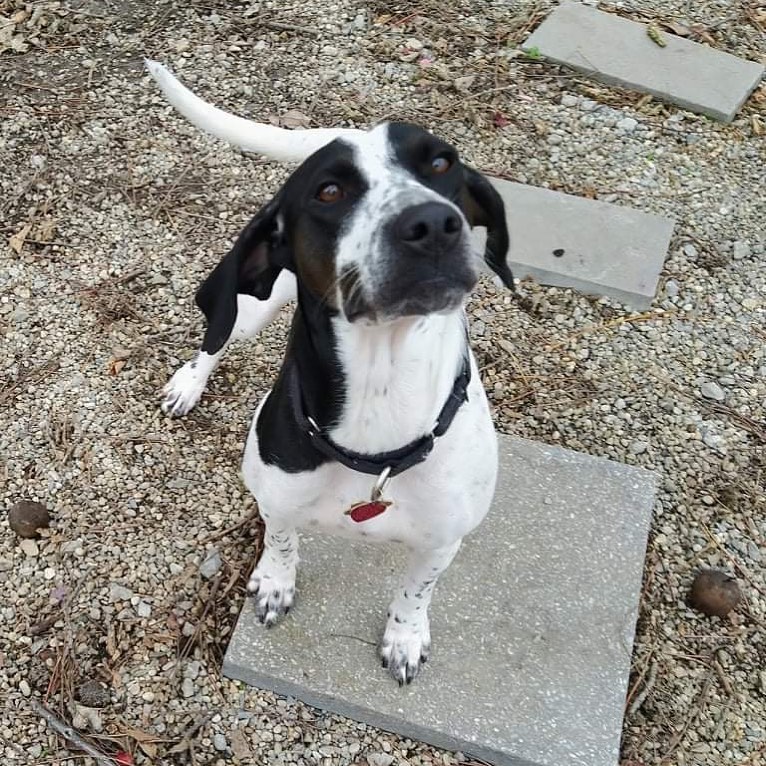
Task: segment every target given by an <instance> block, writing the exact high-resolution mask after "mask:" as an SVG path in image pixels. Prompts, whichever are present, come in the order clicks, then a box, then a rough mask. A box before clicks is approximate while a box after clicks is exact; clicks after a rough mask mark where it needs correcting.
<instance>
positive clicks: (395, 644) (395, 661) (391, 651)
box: [380, 615, 431, 686]
mask: <svg viewBox="0 0 766 766" xmlns="http://www.w3.org/2000/svg"><path fill="white" fill-rule="evenodd" d="M430 649H431V630H430V628H429V625H428V618H427V617H425V618H423V619H422V620H421V619H420V618H417V619H416V620H415V621H412V622H408V621H406V620H405V619H404V618H400V617H398V616H397V615H392V616H391V617H389V619H388V624H387V625H386V632H385V633H384V634H383V641H382V642H381V644H380V658H381V660H382V662H383V667H384V668H388V671H389V673H391V675H392V676H393V677H394V679H395V680H396V681H398V682H399V686H402V685H403V684H409V683H412V680H413V679H414V678H415V676H416V675H417V674H418V672H419V671H420V668H421V667H422V666H423V664H424V663H425V662H426V660H427V659H428V653H429V651H430Z"/></svg>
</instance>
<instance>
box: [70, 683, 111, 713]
mask: <svg viewBox="0 0 766 766" xmlns="http://www.w3.org/2000/svg"><path fill="white" fill-rule="evenodd" d="M77 698H78V699H79V700H80V702H81V703H82V704H83V705H85V707H106V706H107V705H108V704H109V703H110V702H111V695H110V693H109V689H107V688H106V686H104V684H102V683H101V682H100V681H96V680H90V681H84V682H83V683H81V684H80V686H79V687H78V689H77Z"/></svg>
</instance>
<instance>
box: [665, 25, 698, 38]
mask: <svg viewBox="0 0 766 766" xmlns="http://www.w3.org/2000/svg"><path fill="white" fill-rule="evenodd" d="M662 26H663V27H665V29H668V30H670V31H671V32H672V33H673V34H674V35H678V36H679V37H688V36H689V35H690V34H691V33H692V31H691V29H689V27H687V26H684V25H683V24H678V23H676V22H675V21H665V22H663V23H662Z"/></svg>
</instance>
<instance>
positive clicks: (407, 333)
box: [330, 311, 467, 453]
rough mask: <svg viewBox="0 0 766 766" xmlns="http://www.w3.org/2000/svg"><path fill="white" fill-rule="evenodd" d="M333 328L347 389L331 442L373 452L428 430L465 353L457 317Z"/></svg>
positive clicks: (342, 322) (335, 325)
mask: <svg viewBox="0 0 766 766" xmlns="http://www.w3.org/2000/svg"><path fill="white" fill-rule="evenodd" d="M333 328H334V331H335V338H336V343H337V350H338V357H339V360H340V363H341V367H342V369H343V371H344V375H345V379H346V386H345V396H344V399H343V409H342V416H341V419H340V421H339V422H338V423H337V425H336V427H335V428H334V429H333V431H332V433H331V434H330V435H331V437H332V439H333V440H334V441H335V442H337V443H338V444H341V445H343V446H344V447H346V448H347V449H351V450H355V451H358V452H367V453H370V452H373V453H374V452H386V451H388V450H394V449H397V448H399V447H402V446H403V445H405V444H408V443H409V442H411V441H414V440H415V439H417V438H419V437H421V436H423V435H424V434H427V433H429V432H430V431H431V430H432V429H433V428H434V425H435V423H436V420H437V418H438V416H439V412H440V411H441V409H442V407H444V403H445V401H446V400H447V397H448V396H449V394H450V391H451V390H452V387H453V385H454V383H455V377H456V375H457V374H458V372H459V370H460V369H461V365H462V362H463V357H464V355H465V354H466V353H467V349H466V334H465V317H464V314H463V312H462V311H456V312H452V313H450V314H432V315H429V316H425V317H407V318H403V319H399V320H397V321H395V322H390V323H386V324H376V325H366V326H365V325H364V324H361V323H354V324H349V323H348V322H346V321H345V320H342V319H340V318H337V319H335V320H334V321H333Z"/></svg>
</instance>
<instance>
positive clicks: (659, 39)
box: [646, 24, 667, 48]
mask: <svg viewBox="0 0 766 766" xmlns="http://www.w3.org/2000/svg"><path fill="white" fill-rule="evenodd" d="M646 34H647V35H649V39H650V40H651V41H652V42H653V43H655V45H659V46H660V48H664V47H665V46H666V45H667V42H665V38H664V37H663V36H662V32H660V30H659V29H658V28H657V27H656V26H654V24H650V25H649V26H648V27H647V28H646Z"/></svg>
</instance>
